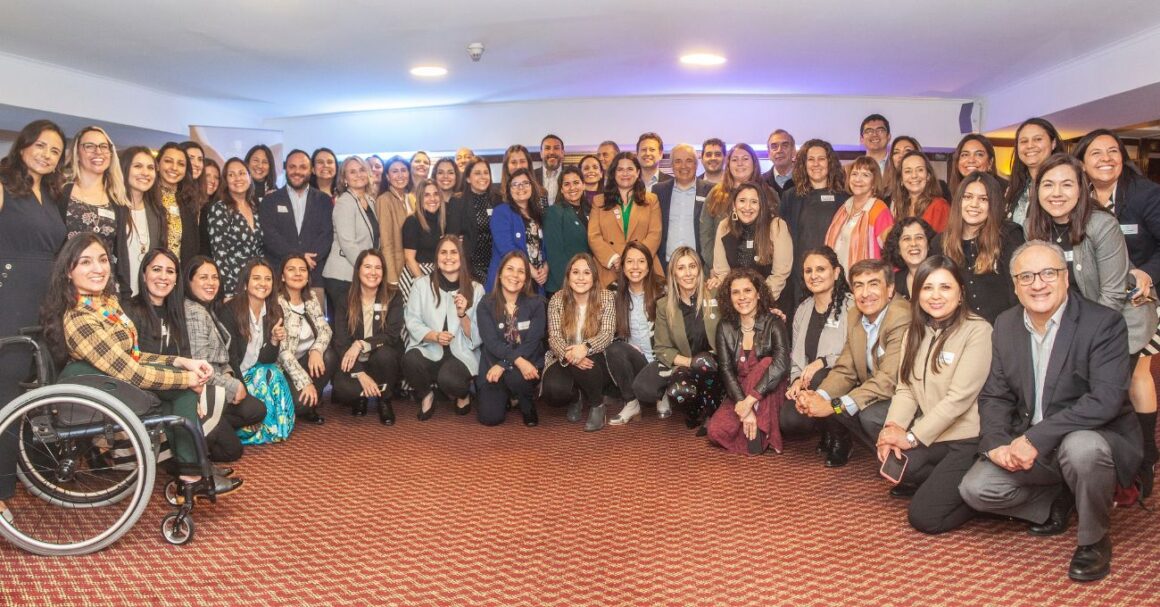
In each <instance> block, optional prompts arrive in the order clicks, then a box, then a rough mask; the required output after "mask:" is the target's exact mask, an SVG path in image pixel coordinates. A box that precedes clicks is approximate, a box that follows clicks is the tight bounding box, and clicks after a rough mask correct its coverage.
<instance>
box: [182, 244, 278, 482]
mask: <svg viewBox="0 0 1160 607" xmlns="http://www.w3.org/2000/svg"><path fill="white" fill-rule="evenodd" d="M220 294H221V279H220V275H219V273H218V267H217V265H215V264H214V262H213V260H211V259H210V258H208V257H205V256H203V255H197V256H195V257H194V258H193V259H191V260H189V263H187V264H186V266H185V328H186V332H187V334H188V336H189V351H190V353H191V354H192V355H193V356H194V357H196V358H198V359H199V360H205V361H208V362H209V364H210V365H211V366H212V367H213V371H214V373H213V377H212V378H210V380H209V383H208V384H207V385H208V386H209V387H210V388H211V389H212V388H219V389H221V391H222V393H221V394H220V395H219V396H220V398H219V397H218V396H215V395H207V400H212V401H213V402H214V403H215V404H217V405H218V406H221V421H223V422H225V423H222V424H218V425H217V427H216V428H214V430H213V431H212V432H209V433H208V434H207V435H206V437H205V442H206V446H207V447H209V456H210V459H211V460H213V461H215V462H232V461H235V460H237V459H239V458H241V457H242V452H243V449H242V441H241V439H240V438H239V437H238V435H237V430H240V429H242V428H244V427H246V426H249V425H252V424H256V423H258V422H260V421H262V418H264V417H265V416H266V406H265V405H264V404H263V403H262V401H260V400H258V399H256V398H254V397H253V396H252V395H251V394H250V393H249V391H248V390H246V384H245V382H244V381H243V379H242V378H241V377H240V375H239V374H238V372H237V371H235V370H234V369H233V368H232V367H231V366H230V346H231V345H232V344H233V340H234V339H237V338H236V337H234V336H233V335H231V334H230V331H229V330H228V328H227V326H226V325H225V323H224V322H223V321H222V319H223V318H225V317H226V316H227V315H228V314H229V311H228V310H227V309H226V308H225V306H224V305H223V304H222V303H221V297H220Z"/></svg>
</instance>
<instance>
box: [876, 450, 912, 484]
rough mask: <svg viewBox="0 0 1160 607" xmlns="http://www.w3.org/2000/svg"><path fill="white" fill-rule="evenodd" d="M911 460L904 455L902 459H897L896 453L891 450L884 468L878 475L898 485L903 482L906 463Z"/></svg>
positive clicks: (884, 462) (883, 464) (883, 463)
mask: <svg viewBox="0 0 1160 607" xmlns="http://www.w3.org/2000/svg"><path fill="white" fill-rule="evenodd" d="M908 459H909V458H907V457H906V454H905V453H903V454H902V457H895V455H894V451H893V450H891V451H890V453H889V454H887V456H886V460H885V461H883V462H882V468H880V469H879V470H878V474H881V475H882V478H885V479H886V480H888V481H890V482H891V483H894V484H895V485H897V484H898V483H900V482H902V475H903V473H905V472H906V462H907V460H908Z"/></svg>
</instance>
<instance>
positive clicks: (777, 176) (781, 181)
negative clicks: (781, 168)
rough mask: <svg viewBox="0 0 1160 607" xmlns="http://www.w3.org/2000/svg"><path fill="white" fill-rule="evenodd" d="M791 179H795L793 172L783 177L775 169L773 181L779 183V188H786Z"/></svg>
mask: <svg viewBox="0 0 1160 607" xmlns="http://www.w3.org/2000/svg"><path fill="white" fill-rule="evenodd" d="M790 179H793V172H792V171H791V172H789V173H788V174H786V175H781V174H779V173H778V172H777V169H776V168H775V169H773V180H774V181H776V182H777V187H779V188H784V187H785V184H786V183H787V182H789V180H790Z"/></svg>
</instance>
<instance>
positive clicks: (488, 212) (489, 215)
mask: <svg viewBox="0 0 1160 607" xmlns="http://www.w3.org/2000/svg"><path fill="white" fill-rule="evenodd" d="M494 210H495V209H488V210H487V216H488V217H491V212H492V211H494Z"/></svg>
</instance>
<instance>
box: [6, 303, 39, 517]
mask: <svg viewBox="0 0 1160 607" xmlns="http://www.w3.org/2000/svg"><path fill="white" fill-rule="evenodd" d="M28 324H35V321H33V322H30V323H28ZM13 333H15V331H13ZM31 369H32V348H31V347H30V346H25V345H23V344H21V345H14V346H8V347H5V348H4V350H3V351H0V408H3V407H4V405H7V404H8V403H9V402H12V401H13V400H15V399H16V397H18V396H20V393H21V389H20V382H22V381H24V380H26V379H28V378H29V375H30V370H31ZM19 433H20V424H17V423H13V424H11V425H9V426H8V430H7V431H5V432H4V434H2V435H0V500H6V499H9V498H11V497H12V496H13V495H15V493H16V458H17V457H18V453H19V441H20V434H19Z"/></svg>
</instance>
